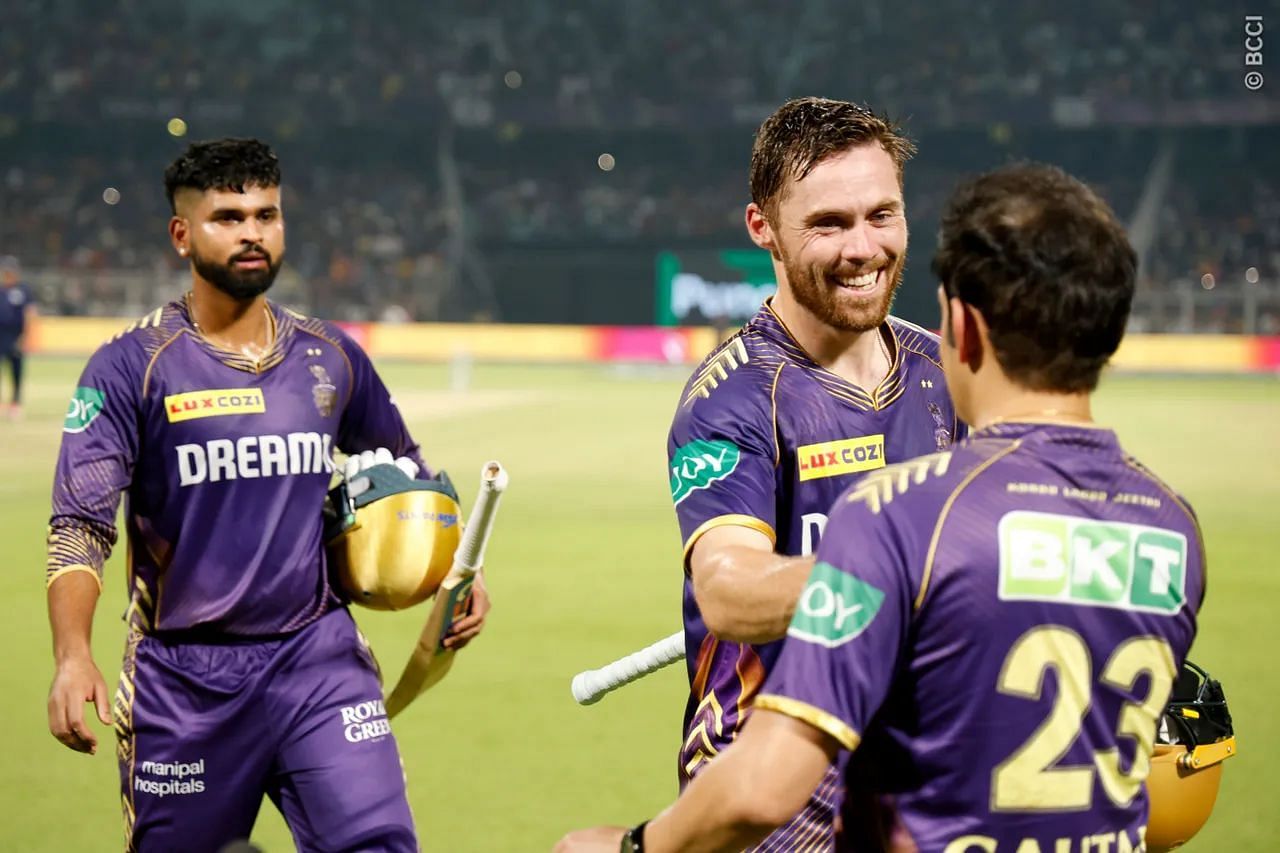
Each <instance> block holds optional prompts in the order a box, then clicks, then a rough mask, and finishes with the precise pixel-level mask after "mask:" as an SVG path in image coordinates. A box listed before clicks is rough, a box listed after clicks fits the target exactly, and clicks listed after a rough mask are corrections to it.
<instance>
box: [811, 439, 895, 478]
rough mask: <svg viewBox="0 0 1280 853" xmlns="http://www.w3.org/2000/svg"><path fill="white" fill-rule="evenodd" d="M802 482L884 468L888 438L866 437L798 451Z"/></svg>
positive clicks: (829, 442) (813, 445)
mask: <svg viewBox="0 0 1280 853" xmlns="http://www.w3.org/2000/svg"><path fill="white" fill-rule="evenodd" d="M796 466H797V467H798V468H799V469H800V482H802V483H803V482H804V481H805V480H818V479H821V478H823V477H836V476H839V475H840V474H853V473H855V472H857V471H870V470H871V469H872V468H883V467H884V435H883V434H878V435H864V436H860V437H858V438H844V439H841V440H839V441H824V442H821V443H820V444H805V445H802V446H801V447H797V448H796Z"/></svg>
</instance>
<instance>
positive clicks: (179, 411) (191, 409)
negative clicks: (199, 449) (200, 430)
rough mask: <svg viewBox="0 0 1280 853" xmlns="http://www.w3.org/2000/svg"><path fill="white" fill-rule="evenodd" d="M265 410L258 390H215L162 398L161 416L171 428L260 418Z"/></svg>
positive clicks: (265, 406)
mask: <svg viewBox="0 0 1280 853" xmlns="http://www.w3.org/2000/svg"><path fill="white" fill-rule="evenodd" d="M266 410H267V399H266V397H264V396H263V394H262V389H261V388H214V389H211V390H209V391H188V392H186V393H185V394H170V395H169V396H167V397H165V398H164V413H165V416H166V417H168V419H169V423H171V424H176V423H180V422H181V421H193V420H196V419H198V418H217V417H222V416H223V415H259V414H262V413H263V412H265V411H266Z"/></svg>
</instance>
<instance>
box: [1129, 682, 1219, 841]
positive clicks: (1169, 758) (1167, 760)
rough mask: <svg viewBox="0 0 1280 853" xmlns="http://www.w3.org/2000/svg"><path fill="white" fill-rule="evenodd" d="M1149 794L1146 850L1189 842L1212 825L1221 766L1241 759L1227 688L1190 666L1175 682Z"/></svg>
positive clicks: (1159, 733)
mask: <svg viewBox="0 0 1280 853" xmlns="http://www.w3.org/2000/svg"><path fill="white" fill-rule="evenodd" d="M1159 725H1160V727H1159V730H1158V731H1157V735H1156V747H1155V752H1154V753H1153V754H1152V756H1151V775H1150V776H1148V777H1147V791H1148V794H1149V795H1150V799H1151V814H1150V816H1149V817H1148V819H1147V850H1148V851H1150V853H1164V851H1166V850H1173V849H1175V848H1177V847H1181V846H1182V845H1183V844H1185V843H1187V841H1188V840H1190V839H1191V837H1192V836H1193V835H1195V834H1196V833H1197V832H1199V831H1200V828H1201V827H1202V826H1204V825H1205V823H1206V822H1207V821H1208V820H1209V814H1210V813H1211V812H1212V811H1213V804H1214V802H1215V801H1216V800H1217V798H1218V785H1219V784H1220V783H1221V781H1222V762H1223V761H1225V760H1226V759H1228V758H1230V757H1231V756H1233V755H1235V754H1236V739H1235V730H1234V729H1232V727H1231V712H1230V711H1228V710H1227V698H1226V696H1225V695H1224V694H1223V692H1222V685H1221V684H1219V683H1218V682H1217V681H1214V680H1213V679H1212V678H1210V677H1209V674H1208V673H1207V672H1205V671H1204V670H1203V669H1201V668H1200V667H1198V666H1196V665H1195V664H1193V663H1192V662H1191V661H1186V662H1185V663H1184V664H1183V667H1182V673H1181V674H1180V675H1179V677H1178V680H1177V681H1176V682H1174V685H1173V693H1172V695H1171V696H1170V697H1169V705H1168V706H1167V707H1166V708H1165V711H1164V715H1163V716H1162V717H1161V718H1160V724H1159Z"/></svg>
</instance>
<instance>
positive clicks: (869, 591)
mask: <svg viewBox="0 0 1280 853" xmlns="http://www.w3.org/2000/svg"><path fill="white" fill-rule="evenodd" d="M883 603H884V593H883V592H881V591H880V590H878V589H876V588H875V587H874V586H872V585H871V584H869V583H867V582H866V581H862V580H858V579H857V578H855V577H854V576H853V575H851V574H849V573H848V572H842V571H840V570H839V569H837V568H836V567H835V566H833V565H831V564H830V563H815V564H814V566H813V571H812V572H811V573H810V574H809V582H808V583H807V584H806V585H805V588H804V592H802V593H800V600H799V601H798V602H796V612H795V615H794V616H792V617H791V627H789V628H787V636H789V637H795V638H797V639H800V640H804V641H805V642H808V643H817V644H818V645H820V646H826V647H827V648H829V649H834V648H835V647H837V646H843V645H844V644H845V643H847V642H849V641H850V640H852V639H853V638H854V637H856V636H858V635H859V634H861V633H862V632H863V631H864V630H866V628H867V626H868V625H870V624H871V620H872V619H875V618H876V614H877V613H879V612H880V605H881V604H883Z"/></svg>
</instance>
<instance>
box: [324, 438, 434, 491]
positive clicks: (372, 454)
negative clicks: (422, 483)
mask: <svg viewBox="0 0 1280 853" xmlns="http://www.w3.org/2000/svg"><path fill="white" fill-rule="evenodd" d="M375 465H395V466H396V467H397V468H399V469H400V470H401V471H403V472H404V473H405V476H406V477H408V478H409V479H410V480H412V479H413V478H415V477H417V476H418V463H417V462H414V461H413V460H412V459H410V458H409V457H408V456H401V457H400V458H399V459H395V458H393V457H392V456H391V451H390V450H388V449H387V448H385V447H379V448H378V449H377V450H365V451H363V452H362V453H357V454H355V455H353V456H348V457H347V461H346V463H345V464H344V465H343V467H342V476H343V478H344V479H346V481H347V496H348V497H351V498H357V497H359V496H360V495H362V494H364V493H365V492H367V491H368V490H369V486H370V485H371V484H370V483H369V478H368V477H361V476H360V473H361V472H362V471H367V470H369V469H370V468H372V467H373V466H375Z"/></svg>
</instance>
